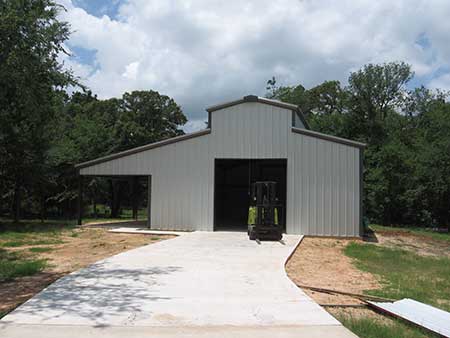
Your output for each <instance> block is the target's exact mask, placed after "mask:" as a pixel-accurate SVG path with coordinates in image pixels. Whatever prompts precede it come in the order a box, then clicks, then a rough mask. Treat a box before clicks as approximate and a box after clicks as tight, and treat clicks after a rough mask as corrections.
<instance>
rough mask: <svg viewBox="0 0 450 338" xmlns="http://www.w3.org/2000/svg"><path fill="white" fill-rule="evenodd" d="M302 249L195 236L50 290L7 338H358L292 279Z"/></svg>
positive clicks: (93, 269)
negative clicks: (39, 337)
mask: <svg viewBox="0 0 450 338" xmlns="http://www.w3.org/2000/svg"><path fill="white" fill-rule="evenodd" d="M300 240H301V236H294V235H285V236H284V244H283V243H279V242H262V243H261V244H258V243H256V242H255V241H249V240H248V237H247V235H246V233H241V232H194V233H188V234H185V235H182V236H179V237H177V238H174V239H170V240H166V241H162V242H159V243H156V244H151V245H148V246H145V247H141V248H138V249H134V250H131V251H127V252H124V253H121V254H119V255H116V256H113V257H110V258H108V259H105V260H102V261H99V262H97V263H95V264H93V265H91V266H90V267H88V268H86V269H82V270H79V271H77V272H75V273H72V274H70V275H68V276H66V277H64V278H61V279H60V280H58V281H57V282H55V283H54V284H52V285H50V286H49V287H48V288H47V289H45V290H44V291H42V292H41V293H39V294H38V295H36V296H35V297H33V298H32V299H30V300H29V301H27V302H26V303H25V304H23V305H22V306H20V307H19V308H17V309H16V310H15V311H13V312H11V313H10V314H9V315H7V316H6V317H4V318H3V319H2V320H1V321H0V336H2V337H20V336H25V335H26V334H27V332H29V334H31V335H33V336H36V333H37V332H39V331H40V330H41V331H42V333H44V332H45V337H51V336H53V335H54V336H55V337H64V336H65V337H72V336H73V337H77V336H84V337H107V336H108V337H116V336H117V337H121V336H124V335H127V336H130V337H134V336H136V337H138V336H142V335H145V336H149V337H151V336H155V337H156V336H158V337H161V336H163V337H169V336H177V337H180V336H190V337H191V336H195V337H203V336H204V337H227V336H230V337H231V336H233V337H239V336H241V337H251V336H254V335H257V336H258V337H266V336H267V337H277V336H279V337H316V336H317V337H356V336H354V335H353V334H351V333H350V332H349V331H348V330H346V329H345V328H344V327H342V326H341V325H340V323H339V322H338V321H336V320H335V319H334V318H333V317H332V316H331V315H329V314H328V313H327V312H326V311H325V310H323V309H322V308H321V307H320V306H318V305H317V304H316V303H315V302H314V301H312V300H311V299H310V298H309V297H308V296H306V295H305V294H304V293H303V292H302V291H301V290H300V289H298V288H297V287H296V286H295V285H294V284H293V283H292V282H291V281H290V280H289V278H288V277H287V276H286V273H285V270H284V263H285V261H286V259H287V258H288V256H289V255H290V253H291V252H292V251H293V250H294V249H295V247H296V245H297V244H298V243H299V241H300ZM71 332H72V333H71Z"/></svg>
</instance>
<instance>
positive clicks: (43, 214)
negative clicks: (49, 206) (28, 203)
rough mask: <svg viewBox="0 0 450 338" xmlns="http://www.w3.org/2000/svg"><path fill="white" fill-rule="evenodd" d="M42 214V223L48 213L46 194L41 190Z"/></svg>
mask: <svg viewBox="0 0 450 338" xmlns="http://www.w3.org/2000/svg"><path fill="white" fill-rule="evenodd" d="M40 195H41V196H40V214H41V223H44V220H45V214H46V210H45V196H44V193H43V192H42V191H41V193H40Z"/></svg>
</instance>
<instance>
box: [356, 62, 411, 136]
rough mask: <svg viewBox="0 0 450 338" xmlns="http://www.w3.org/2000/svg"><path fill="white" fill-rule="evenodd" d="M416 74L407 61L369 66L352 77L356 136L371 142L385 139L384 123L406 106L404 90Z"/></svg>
mask: <svg viewBox="0 0 450 338" xmlns="http://www.w3.org/2000/svg"><path fill="white" fill-rule="evenodd" d="M413 75H414V74H413V72H412V71H411V66H410V65H408V64H406V63H404V62H391V63H386V64H382V65H374V64H368V65H365V66H364V67H363V68H362V69H360V70H358V71H356V72H353V73H351V74H350V77H349V80H348V82H349V85H348V88H347V92H348V96H349V101H348V109H349V113H350V115H351V121H352V122H353V126H352V127H351V128H353V129H354V130H355V134H359V136H360V137H362V138H363V139H364V140H365V141H367V142H369V143H376V142H378V141H380V140H382V139H383V128H382V125H383V121H384V120H385V119H386V118H387V116H388V115H389V114H390V113H391V112H393V111H394V110H395V109H397V108H398V107H400V106H401V105H402V104H403V100H404V98H405V88H404V87H405V85H406V83H408V81H409V80H410V79H411V78H412V76H413Z"/></svg>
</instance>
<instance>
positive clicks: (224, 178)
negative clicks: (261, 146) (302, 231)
mask: <svg viewBox="0 0 450 338" xmlns="http://www.w3.org/2000/svg"><path fill="white" fill-rule="evenodd" d="M286 171H287V160H286V159H264V160H255V159H216V160H215V187H214V188H215V189H214V230H246V229H247V218H248V208H249V206H250V189H251V184H252V183H254V182H256V181H275V182H277V197H278V200H279V203H280V204H281V205H283V215H281V217H280V223H281V225H282V226H283V228H285V227H286V221H285V217H284V214H285V210H286V182H287V180H286Z"/></svg>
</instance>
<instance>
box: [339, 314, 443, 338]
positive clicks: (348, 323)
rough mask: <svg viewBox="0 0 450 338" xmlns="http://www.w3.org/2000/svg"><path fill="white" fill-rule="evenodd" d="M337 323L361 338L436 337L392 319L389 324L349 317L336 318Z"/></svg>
mask: <svg viewBox="0 0 450 338" xmlns="http://www.w3.org/2000/svg"><path fill="white" fill-rule="evenodd" d="M338 319H339V321H340V322H341V323H342V324H343V325H344V326H345V327H346V328H348V329H349V330H350V331H352V332H354V333H355V334H357V335H358V336H359V337H361V338H430V337H437V336H436V335H433V334H431V333H428V332H426V331H425V330H422V329H420V328H416V327H411V326H409V325H407V324H404V323H403V322H402V321H400V320H397V319H394V320H393V321H391V322H390V323H389V324H387V323H386V324H385V323H382V322H380V321H377V320H374V319H372V318H354V317H352V316H349V315H340V316H338Z"/></svg>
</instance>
